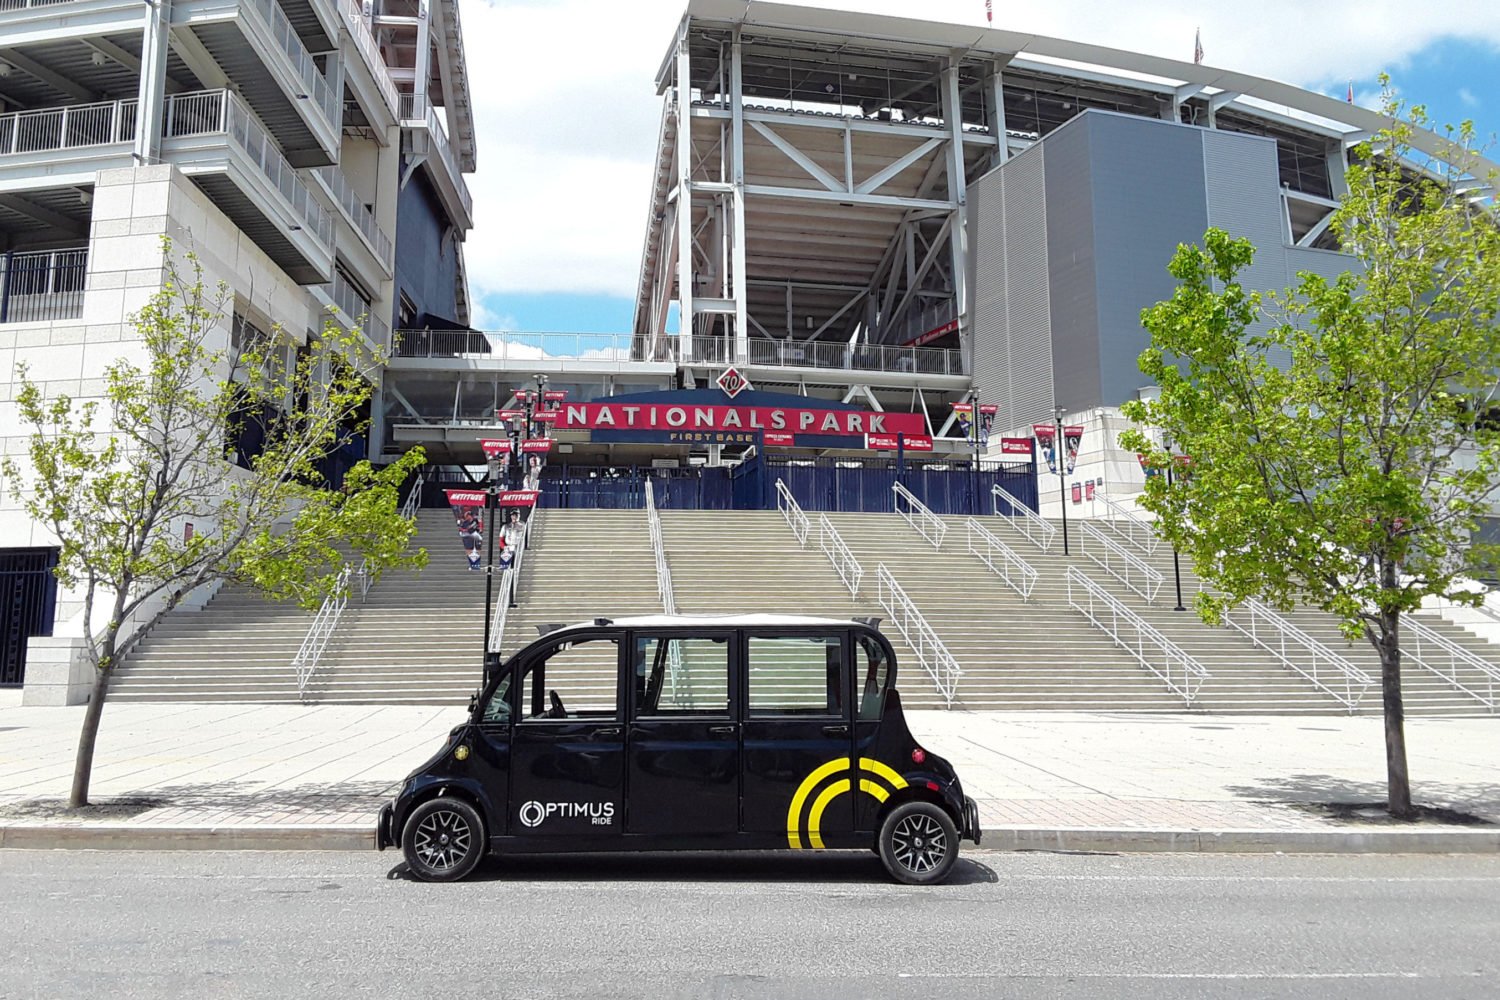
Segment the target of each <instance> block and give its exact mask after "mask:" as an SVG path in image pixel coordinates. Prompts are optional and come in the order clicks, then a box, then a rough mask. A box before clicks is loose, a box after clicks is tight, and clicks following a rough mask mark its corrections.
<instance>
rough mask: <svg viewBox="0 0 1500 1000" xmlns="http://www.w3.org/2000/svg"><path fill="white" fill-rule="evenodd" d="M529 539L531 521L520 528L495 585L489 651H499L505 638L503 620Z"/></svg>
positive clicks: (507, 612) (519, 574)
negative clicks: (509, 558) (512, 548)
mask: <svg viewBox="0 0 1500 1000" xmlns="http://www.w3.org/2000/svg"><path fill="white" fill-rule="evenodd" d="M530 541H531V521H529V520H528V521H527V522H526V527H524V528H522V529H521V541H520V542H519V543H518V544H517V545H516V554H515V557H514V558H513V559H511V561H510V565H509V566H507V567H506V568H505V572H503V573H501V574H500V586H499V587H496V588H495V590H496V593H497V596H496V598H495V606H494V607H493V608H492V609H491V610H490V644H489V652H491V653H498V652H500V647H501V643H502V642H503V641H504V639H505V622H506V619H507V618H509V617H510V606H511V603H512V598H513V597H514V595H515V592H516V590H517V588H519V587H520V585H521V563H522V561H523V560H524V559H525V558H526V546H527V543H528V542H530Z"/></svg>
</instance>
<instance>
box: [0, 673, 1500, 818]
mask: <svg viewBox="0 0 1500 1000" xmlns="http://www.w3.org/2000/svg"><path fill="white" fill-rule="evenodd" d="M82 713H83V710H82V708H81V707H75V708H20V707H18V706H14V705H5V704H3V703H0V825H10V826H12V827H15V826H30V825H57V824H62V825H67V826H83V827H87V826H89V825H90V824H96V823H113V824H119V823H122V822H123V823H127V824H129V825H130V826H132V827H142V828H149V827H181V826H192V827H202V826H219V825H235V826H247V827H254V826H276V827H303V826H310V827H333V826H360V825H363V826H372V825H373V822H374V817H375V813H376V812H377V811H378V809H379V807H380V805H381V804H382V803H383V802H384V801H385V800H386V799H387V798H388V797H389V796H390V794H391V793H392V791H393V790H394V788H395V787H396V786H397V785H398V784H399V783H400V781H401V779H402V778H404V777H405V775H406V774H407V773H408V772H409V771H411V770H412V769H414V768H415V767H417V766H418V765H419V764H421V763H422V762H423V761H424V760H426V759H427V758H428V757H429V756H430V755H431V754H432V753H433V752H434V751H435V750H436V749H437V747H438V745H439V744H440V742H441V740H442V739H443V738H444V736H445V735H446V733H447V732H448V730H449V729H451V728H452V727H453V726H454V725H457V724H458V723H460V722H461V721H462V720H463V712H462V710H460V709H453V708H433V707H414V706H352V705H328V706H312V707H302V706H286V705H207V704H205V705H193V704H157V705H152V704H139V703H127V704H120V705H111V706H107V707H106V710H105V713H104V720H103V725H102V727H101V730H100V737H99V747H98V753H97V756H96V763H95V770H94V783H93V799H94V801H95V802H96V803H98V804H100V805H101V806H103V807H104V808H102V809H100V810H99V811H98V814H97V815H95V816H91V817H88V818H79V817H75V816H71V815H64V814H60V813H59V810H58V809H57V804H58V803H59V802H60V801H61V800H62V799H63V798H64V797H65V796H66V794H67V789H68V784H69V780H70V778H71V774H72V766H73V755H74V752H75V750H76V746H77V738H78V727H79V724H80V722H81V719H82ZM908 720H909V722H910V724H911V728H912V731H913V732H914V733H916V734H917V735H918V738H919V739H920V740H921V741H922V742H923V743H924V745H926V746H928V747H929V748H930V749H932V750H933V751H935V752H937V753H940V754H943V755H944V756H946V757H948V758H949V759H950V760H952V761H953V763H954V765H955V766H956V767H957V768H958V771H959V774H960V776H961V777H962V779H963V781H964V785H965V789H966V791H967V792H968V793H969V794H970V795H972V796H973V797H974V798H975V799H976V800H977V801H978V802H979V805H980V815H981V817H982V820H983V823H984V825H985V826H986V827H989V828H1067V829H1072V828H1087V829H1121V830H1132V829H1171V830H1226V829H1233V830H1268V831H1285V830H1291V831H1318V830H1330V829H1343V830H1347V829H1351V828H1354V829H1357V828H1359V827H1358V824H1357V823H1356V824H1354V825H1353V826H1351V823H1350V822H1348V821H1344V822H1337V823H1336V822H1335V821H1333V820H1330V819H1326V818H1324V817H1323V816H1321V815H1319V814H1316V813H1314V812H1310V811H1307V810H1306V809H1305V808H1301V807H1299V804H1302V803H1312V802H1328V801H1339V802H1374V801H1379V800H1381V799H1382V798H1383V797H1384V793H1385V786H1384V748H1383V743H1382V736H1381V723H1380V720H1379V719H1369V718H1348V717H1344V716H1316V717H1213V716H1200V715H1154V716H1142V715H1126V714H1120V715H1108V714H1082V713H1043V712H1028V713H1001V712H951V713H950V712H910V713H908ZM1407 733H1408V744H1409V757H1410V762H1411V773H1412V777H1413V781H1414V784H1415V788H1416V794H1417V798H1418V799H1419V800H1420V801H1421V802H1422V803H1423V804H1426V805H1441V806H1446V807H1452V808H1456V809H1459V810H1462V811H1467V812H1469V813H1472V814H1476V815H1479V816H1481V817H1486V818H1488V819H1490V820H1494V821H1497V822H1500V719H1496V718H1480V719H1420V720H1410V721H1408V723H1407ZM122 800H124V804H122ZM1425 829H1428V830H1441V829H1443V827H1437V826H1427V827H1425Z"/></svg>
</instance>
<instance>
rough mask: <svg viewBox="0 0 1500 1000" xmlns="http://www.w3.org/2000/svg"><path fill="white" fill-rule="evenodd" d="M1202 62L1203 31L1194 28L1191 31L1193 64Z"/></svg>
mask: <svg viewBox="0 0 1500 1000" xmlns="http://www.w3.org/2000/svg"><path fill="white" fill-rule="evenodd" d="M1202 61H1203V29H1202V28H1194V29H1193V62H1195V63H1201V62H1202Z"/></svg>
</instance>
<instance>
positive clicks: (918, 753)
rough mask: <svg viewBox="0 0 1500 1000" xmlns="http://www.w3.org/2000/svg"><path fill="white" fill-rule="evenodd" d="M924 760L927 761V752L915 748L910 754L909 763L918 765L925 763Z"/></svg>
mask: <svg viewBox="0 0 1500 1000" xmlns="http://www.w3.org/2000/svg"><path fill="white" fill-rule="evenodd" d="M926 759H927V751H926V750H923V749H922V748H921V747H917V748H916V749H915V750H913V751H912V752H911V762H912V763H913V764H920V763H922V762H923V761H925V760H926Z"/></svg>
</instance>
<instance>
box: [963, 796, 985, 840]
mask: <svg viewBox="0 0 1500 1000" xmlns="http://www.w3.org/2000/svg"><path fill="white" fill-rule="evenodd" d="M983 832H984V831H982V830H980V829H979V805H978V804H977V803H976V802H975V801H974V800H973V799H971V798H969V797H968V796H967V795H965V796H964V828H963V832H962V834H961V836H962V837H963V838H964V839H966V840H972V841H973V842H974V845H975V846H976V847H977V846H979V838H980V836H981V835H982V834H983Z"/></svg>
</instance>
